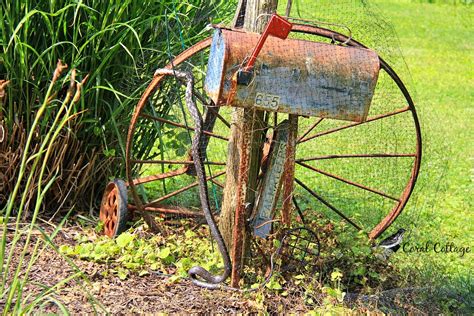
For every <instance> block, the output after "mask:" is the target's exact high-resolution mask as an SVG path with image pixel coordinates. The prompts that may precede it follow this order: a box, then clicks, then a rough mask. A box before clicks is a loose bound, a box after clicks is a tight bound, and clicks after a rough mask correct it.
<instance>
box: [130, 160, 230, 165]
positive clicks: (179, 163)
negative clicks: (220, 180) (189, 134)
mask: <svg viewBox="0 0 474 316" xmlns="http://www.w3.org/2000/svg"><path fill="white" fill-rule="evenodd" d="M130 161H131V162H133V163H143V164H169V165H192V164H194V161H192V160H187V161H181V160H140V159H131V160H130ZM203 164H205V165H212V166H225V162H214V161H205V162H203Z"/></svg>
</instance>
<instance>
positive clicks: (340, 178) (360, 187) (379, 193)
mask: <svg viewBox="0 0 474 316" xmlns="http://www.w3.org/2000/svg"><path fill="white" fill-rule="evenodd" d="M296 163H297V164H299V165H300V166H303V167H305V168H307V169H309V170H312V171H314V172H317V173H319V174H322V175H324V176H327V177H330V178H332V179H336V180H338V181H341V182H343V183H346V184H348V185H352V186H354V187H357V188H359V189H362V190H365V191H368V192H372V193H375V194H377V195H380V196H382V197H385V198H387V199H390V200H393V201H396V202H400V199H399V198H396V197H394V196H391V195H389V194H387V193H385V192H383V191H380V190H377V189H373V188H370V187H368V186H365V185H363V184H360V183H357V182H354V181H351V180H347V179H345V178H343V177H341V176H338V175H335V174H332V173H329V172H327V171H323V170H321V169H318V168H315V167H313V166H310V165H307V164H305V163H303V162H299V161H297V162H296Z"/></svg>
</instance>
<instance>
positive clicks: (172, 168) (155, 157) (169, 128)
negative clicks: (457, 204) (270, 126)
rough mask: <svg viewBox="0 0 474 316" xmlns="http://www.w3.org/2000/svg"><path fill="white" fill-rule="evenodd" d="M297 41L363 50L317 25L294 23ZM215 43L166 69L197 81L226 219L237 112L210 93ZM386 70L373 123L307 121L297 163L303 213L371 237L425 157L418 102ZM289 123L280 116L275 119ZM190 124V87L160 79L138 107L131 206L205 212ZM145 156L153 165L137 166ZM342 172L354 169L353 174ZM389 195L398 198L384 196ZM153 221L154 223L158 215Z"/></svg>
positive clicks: (130, 161)
mask: <svg viewBox="0 0 474 316" xmlns="http://www.w3.org/2000/svg"><path fill="white" fill-rule="evenodd" d="M292 34H293V35H294V36H301V34H303V36H304V37H305V38H306V39H307V38H308V37H309V38H311V39H312V40H317V41H324V40H326V39H332V40H336V41H337V42H340V43H343V42H347V45H349V46H359V47H364V46H363V45H362V44H360V43H358V42H356V41H355V40H350V39H348V38H347V37H345V36H344V35H342V34H339V33H336V32H333V31H330V30H327V29H323V28H318V27H314V26H309V25H294V26H293V33H292ZM210 44H211V39H210V38H209V39H206V40H203V41H201V42H199V43H198V44H196V45H194V46H192V47H191V48H189V49H187V50H186V51H184V52H183V53H181V54H180V55H179V56H177V57H176V58H175V59H174V60H173V62H172V63H170V64H168V65H167V68H169V69H176V70H181V71H183V70H184V71H191V72H192V73H193V75H194V77H195V79H196V86H195V94H194V96H195V97H196V101H197V103H198V106H200V107H201V109H202V112H203V113H204V118H205V119H204V121H205V122H204V130H205V136H206V137H204V139H203V140H202V145H203V147H204V148H206V157H205V158H206V159H205V161H206V172H207V178H208V186H209V188H210V198H211V206H213V208H214V209H213V210H214V211H215V212H218V211H219V207H220V200H221V197H222V187H223V183H225V180H224V177H225V162H226V153H227V141H228V135H229V134H230V121H231V109H230V108H229V107H220V108H218V107H213V104H212V103H211V102H210V101H209V98H208V97H207V96H206V94H205V92H204V89H203V84H202V83H203V81H204V77H205V74H206V68H207V67H206V65H207V60H208V56H209V47H210ZM381 69H382V70H383V71H381V73H380V79H379V83H378V86H377V89H376V92H375V96H374V100H373V105H372V108H371V112H370V113H369V117H368V119H367V121H366V122H364V123H347V122H345V123H344V122H341V121H335V120H331V119H323V118H314V117H313V118H304V117H300V118H299V125H298V129H299V136H298V140H297V147H296V160H295V163H296V171H295V179H294V181H295V198H294V199H293V200H294V202H295V206H297V205H298V206H299V207H302V208H308V209H315V206H317V203H319V204H320V208H317V210H318V211H321V212H323V213H326V214H327V215H328V216H329V217H331V218H333V219H335V220H338V219H339V220H340V219H342V220H344V221H346V222H348V223H349V224H350V225H351V226H353V227H354V228H355V229H359V230H361V229H363V230H365V231H367V233H368V234H369V236H370V238H377V237H378V236H380V235H381V234H382V233H383V232H384V231H385V230H386V229H387V228H388V227H389V226H390V225H391V224H392V223H393V221H394V220H395V219H396V218H397V216H398V215H399V214H400V213H401V211H402V210H403V208H404V207H405V205H406V203H407V201H408V199H409V197H410V194H411V192H412V190H413V187H414V185H415V182H416V178H417V175H418V170H419V167H420V159H421V136H420V127H419V123H418V118H417V115H416V111H415V107H414V104H413V101H412V99H411V97H410V95H409V94H408V91H407V89H406V88H405V86H404V85H403V83H402V81H401V80H400V79H399V78H398V76H397V74H396V73H395V72H394V71H393V70H392V68H390V66H389V65H388V64H387V63H385V62H384V61H383V60H381ZM393 107H394V108H393ZM275 117H277V116H276V115H275ZM286 117H287V115H283V114H278V118H276V120H277V121H278V120H280V121H281V120H282V119H283V118H286ZM399 118H400V119H401V120H400V122H399V121H398V119H399ZM190 122H191V120H190V119H189V115H188V113H187V112H186V106H185V105H184V86H183V84H182V83H180V82H177V81H176V79H174V78H172V77H164V76H155V77H154V78H153V80H152V81H151V83H150V84H149V86H148V88H147V89H146V91H145V92H144V94H143V95H142V97H141V99H140V101H139V103H138V105H137V107H136V109H135V112H134V114H133V117H132V120H131V124H130V127H129V131H128V138H127V145H126V167H127V168H126V171H127V181H128V188H129V191H130V196H129V197H130V199H131V200H132V202H131V203H130V204H129V208H130V209H138V210H140V211H144V213H145V214H146V213H150V212H158V213H160V214H162V215H163V216H170V215H171V216H177V215H179V216H200V215H201V212H200V211H199V206H200V205H199V199H198V195H197V185H198V183H197V182H196V179H195V177H194V173H193V165H192V161H191V158H190V155H189V152H188V148H189V144H190V139H191V136H190V134H192V132H193V127H192V126H191V125H190ZM274 123H276V122H274ZM322 128H324V129H322ZM150 142H152V143H153V146H150ZM151 147H153V149H152V150H149V148H151ZM350 150H354V152H350ZM364 150H365V151H364ZM138 153H139V154H140V156H143V154H144V153H145V154H146V156H147V157H149V158H147V159H142V160H137V159H136V158H135V157H136V156H138ZM351 164H353V165H351ZM325 168H327V169H325ZM328 170H329V171H328ZM387 170H388V171H387ZM339 172H348V176H347V177H344V176H341V174H340V173H339ZM370 172H372V174H371V173H370ZM349 177H351V178H349ZM363 181H366V182H369V183H370V184H367V183H366V182H363ZM386 188H388V191H389V192H385V191H384V190H386ZM354 190H355V191H354ZM313 198H314V200H313ZM315 201H316V203H314V202H315ZM184 206H186V207H184ZM298 206H297V207H298ZM343 207H346V208H345V210H346V211H343V210H342V209H343ZM347 211H349V212H347ZM308 216H310V214H308ZM145 219H146V220H147V222H148V224H149V225H153V220H152V219H151V218H150V217H148V219H147V218H145Z"/></svg>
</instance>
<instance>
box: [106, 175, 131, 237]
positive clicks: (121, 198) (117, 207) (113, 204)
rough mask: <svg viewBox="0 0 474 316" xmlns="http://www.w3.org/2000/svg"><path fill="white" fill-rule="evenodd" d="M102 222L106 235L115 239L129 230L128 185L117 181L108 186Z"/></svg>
mask: <svg viewBox="0 0 474 316" xmlns="http://www.w3.org/2000/svg"><path fill="white" fill-rule="evenodd" d="M99 218H100V221H101V222H102V223H104V234H105V235H107V236H109V237H111V238H114V237H116V236H118V235H120V233H122V232H124V231H125V230H126V229H127V220H128V218H129V212H128V209H127V185H126V184H125V182H124V181H123V180H120V179H115V180H114V181H112V182H109V184H107V187H106V188H105V192H104V195H103V196H102V203H101V204H100V215H99Z"/></svg>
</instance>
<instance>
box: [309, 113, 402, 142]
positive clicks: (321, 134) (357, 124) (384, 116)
mask: <svg viewBox="0 0 474 316" xmlns="http://www.w3.org/2000/svg"><path fill="white" fill-rule="evenodd" d="M408 110H410V107H409V106H407V107H404V108H401V109H398V110H395V111H393V112H388V113H385V114H380V115H376V116H374V117H371V118H368V119H367V120H365V121H364V122H356V123H351V124H347V125H343V126H340V127H336V128H332V129H329V130H327V131H324V132H320V133H317V134H314V135H312V136H309V137H306V138H304V139H302V140H301V141H300V143H304V142H307V141H308V140H311V139H313V138H316V137H320V136H323V135H328V134H332V133H334V132H338V131H340V130H343V129H346V128H350V127H354V126H359V125H362V124H365V123H369V122H373V121H377V120H380V119H383V118H386V117H390V116H393V115H397V114H400V113H403V112H406V111H408Z"/></svg>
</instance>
